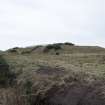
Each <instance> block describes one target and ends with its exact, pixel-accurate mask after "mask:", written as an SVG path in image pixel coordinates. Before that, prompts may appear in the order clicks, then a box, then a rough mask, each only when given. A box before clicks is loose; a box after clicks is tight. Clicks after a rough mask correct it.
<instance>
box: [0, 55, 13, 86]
mask: <svg viewBox="0 0 105 105" xmlns="http://www.w3.org/2000/svg"><path fill="white" fill-rule="evenodd" d="M14 78H15V74H14V73H12V72H11V71H10V70H9V65H8V64H7V63H6V61H5V60H4V58H3V57H2V56H0V86H1V87H4V86H6V85H11V84H12V82H13V79H14Z"/></svg>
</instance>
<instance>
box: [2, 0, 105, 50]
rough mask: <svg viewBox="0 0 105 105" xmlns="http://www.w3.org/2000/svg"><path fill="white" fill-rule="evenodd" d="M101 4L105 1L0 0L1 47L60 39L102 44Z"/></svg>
mask: <svg viewBox="0 0 105 105" xmlns="http://www.w3.org/2000/svg"><path fill="white" fill-rule="evenodd" d="M104 6H105V2H104V0H100V1H99V0H3V1H0V37H1V38H0V49H7V48H9V47H14V46H27V45H32V44H40V43H52V42H62V41H73V42H75V43H78V44H82V45H83V44H84V45H85V44H88V43H90V44H91V45H102V46H105V42H104V41H103V40H104V39H105V30H104V27H105V8H104ZM6 42H8V43H6Z"/></svg>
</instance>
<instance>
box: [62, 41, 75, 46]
mask: <svg viewBox="0 0 105 105" xmlns="http://www.w3.org/2000/svg"><path fill="white" fill-rule="evenodd" d="M64 44H65V45H69V46H74V44H73V43H69V42H65V43H64Z"/></svg>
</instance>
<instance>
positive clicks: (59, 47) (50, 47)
mask: <svg viewBox="0 0 105 105" xmlns="http://www.w3.org/2000/svg"><path fill="white" fill-rule="evenodd" d="M52 49H53V50H55V51H56V50H60V49H62V48H61V45H60V44H51V45H47V46H46V47H45V49H44V52H48V51H50V50H52Z"/></svg>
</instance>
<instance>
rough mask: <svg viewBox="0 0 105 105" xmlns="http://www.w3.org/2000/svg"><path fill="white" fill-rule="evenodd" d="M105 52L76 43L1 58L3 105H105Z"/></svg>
mask: <svg viewBox="0 0 105 105" xmlns="http://www.w3.org/2000/svg"><path fill="white" fill-rule="evenodd" d="M104 81H105V49H104V48H101V47H98V46H77V45H75V44H72V43H56V44H49V45H45V46H43V45H38V46H32V47H27V48H18V47H15V48H12V49H9V50H7V51H5V52H3V53H2V54H1V55H0V105H105V82H104Z"/></svg>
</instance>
